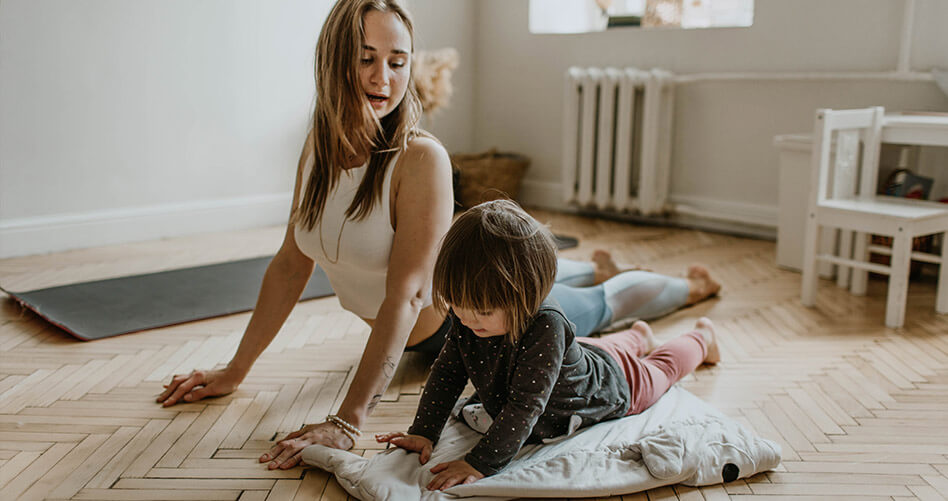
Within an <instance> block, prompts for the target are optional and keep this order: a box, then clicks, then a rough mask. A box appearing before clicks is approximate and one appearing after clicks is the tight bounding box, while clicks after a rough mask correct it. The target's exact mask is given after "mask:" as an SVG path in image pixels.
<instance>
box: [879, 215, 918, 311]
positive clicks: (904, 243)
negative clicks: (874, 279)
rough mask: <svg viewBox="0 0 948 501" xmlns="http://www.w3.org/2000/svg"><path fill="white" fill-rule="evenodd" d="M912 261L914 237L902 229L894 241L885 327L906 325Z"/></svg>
mask: <svg viewBox="0 0 948 501" xmlns="http://www.w3.org/2000/svg"><path fill="white" fill-rule="evenodd" d="M911 260H912V237H911V236H909V235H908V234H906V232H904V231H901V229H900V231H899V233H898V234H897V235H896V236H895V238H893V239H892V261H891V262H890V263H889V294H888V297H887V299H886V305H885V325H886V326H888V327H893V328H897V327H902V324H904V323H905V303H906V302H907V300H908V278H909V266H910V264H911Z"/></svg>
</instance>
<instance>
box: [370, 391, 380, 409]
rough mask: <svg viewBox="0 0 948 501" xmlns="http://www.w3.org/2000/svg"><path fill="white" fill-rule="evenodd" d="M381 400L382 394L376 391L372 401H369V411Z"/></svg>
mask: <svg viewBox="0 0 948 501" xmlns="http://www.w3.org/2000/svg"><path fill="white" fill-rule="evenodd" d="M381 401H382V394H381V393H376V394H375V395H374V396H373V397H372V401H370V402H369V412H372V411H373V410H374V409H375V406H376V405H378V404H379V402H381Z"/></svg>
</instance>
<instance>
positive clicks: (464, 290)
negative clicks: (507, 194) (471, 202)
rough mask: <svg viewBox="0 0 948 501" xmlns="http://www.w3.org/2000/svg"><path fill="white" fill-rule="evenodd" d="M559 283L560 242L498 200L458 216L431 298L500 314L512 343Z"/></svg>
mask: <svg viewBox="0 0 948 501" xmlns="http://www.w3.org/2000/svg"><path fill="white" fill-rule="evenodd" d="M555 280H556V244H555V243H554V241H553V235H552V234H551V233H550V230H549V229H547V227H546V226H544V225H542V224H540V223H539V222H538V221H537V220H536V219H534V218H533V217H532V216H530V215H529V214H527V213H526V211H524V210H523V209H521V208H520V206H519V205H517V204H516V203H515V202H513V201H510V200H495V201H492V202H484V203H482V204H480V205H476V206H474V207H472V208H470V209H468V210H467V211H466V212H464V213H463V214H461V215H460V216H458V218H457V219H456V220H455V221H454V224H452V225H451V229H450V230H448V233H447V234H446V235H445V236H444V241H443V243H442V244H441V251H440V252H439V253H438V259H437V261H436V262H435V268H434V278H433V280H432V283H433V287H432V300H433V302H434V305H435V308H437V309H438V310H439V311H442V312H445V311H447V310H448V308H449V307H451V306H457V307H460V308H465V309H469V310H474V311H483V310H500V311H502V312H503V313H504V315H505V317H506V321H507V328H508V329H509V331H508V333H507V339H508V340H510V341H511V342H512V343H515V342H516V341H517V340H518V339H519V338H520V336H521V335H522V334H523V332H524V331H525V330H526V329H527V328H528V327H529V325H530V322H531V321H532V319H533V317H534V316H535V315H536V314H537V312H538V311H539V310H540V306H541V305H542V304H543V300H544V299H546V297H547V295H549V293H550V290H551V289H553V282H554V281H555Z"/></svg>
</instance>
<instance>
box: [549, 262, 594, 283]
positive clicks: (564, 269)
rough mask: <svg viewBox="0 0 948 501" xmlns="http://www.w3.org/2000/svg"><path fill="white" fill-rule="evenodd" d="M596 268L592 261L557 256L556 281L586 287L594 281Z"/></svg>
mask: <svg viewBox="0 0 948 501" xmlns="http://www.w3.org/2000/svg"><path fill="white" fill-rule="evenodd" d="M595 277H596V269H595V267H594V266H593V264H592V263H589V262H586V261H573V260H572V259H565V258H562V257H561V258H557V260H556V279H555V281H556V283H558V284H564V285H570V286H573V287H586V286H589V285H593V284H595V283H596V281H595Z"/></svg>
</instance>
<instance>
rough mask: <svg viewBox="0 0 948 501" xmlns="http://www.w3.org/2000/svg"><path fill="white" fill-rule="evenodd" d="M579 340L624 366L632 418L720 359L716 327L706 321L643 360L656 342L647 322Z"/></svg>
mask: <svg viewBox="0 0 948 501" xmlns="http://www.w3.org/2000/svg"><path fill="white" fill-rule="evenodd" d="M579 341H580V342H583V343H587V344H594V345H596V346H598V347H600V348H602V349H603V350H605V351H606V352H607V353H608V354H609V355H610V356H612V357H613V358H614V359H615V360H616V362H618V363H619V366H620V367H622V370H623V371H624V372H625V376H626V379H627V380H628V382H629V388H630V390H631V392H632V402H631V405H630V406H629V412H628V413H629V414H630V415H631V414H638V413H640V412H642V411H644V410H645V409H648V408H649V407H650V406H651V405H652V404H654V403H655V402H657V401H658V399H659V398H661V396H662V395H664V394H665V392H666V391H668V389H669V388H671V386H672V385H673V384H675V383H676V382H678V381H679V380H680V379H681V378H683V377H685V376H686V375H688V374H690V373H691V372H692V371H694V370H695V369H696V368H697V367H698V366H699V365H701V363H702V362H706V363H716V362H718V360H719V359H720V355H719V353H718V347H717V342H716V340H715V339H714V328H713V325H712V323H711V321H710V320H708V319H707V318H701V319H700V320H698V323H697V324H696V325H695V330H694V331H692V332H689V333H687V334H684V335H682V336H679V337H677V338H675V339H673V340H671V341H669V342H667V343H665V344H663V345H661V346H659V347H658V348H655V349H654V350H652V351H651V353H649V354H648V355H646V356H645V357H643V358H639V357H640V356H641V355H642V354H644V352H645V350H647V349H648V346H649V345H650V344H652V343H654V337H653V336H652V331H651V328H650V327H649V326H648V324H646V323H645V322H636V323H635V325H633V326H632V328H630V329H628V330H625V331H621V332H616V333H614V334H610V335H607V336H603V337H601V338H598V339H595V338H590V339H581V340H579Z"/></svg>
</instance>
